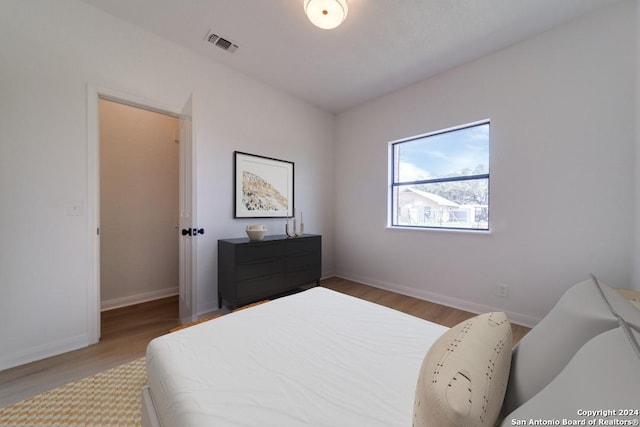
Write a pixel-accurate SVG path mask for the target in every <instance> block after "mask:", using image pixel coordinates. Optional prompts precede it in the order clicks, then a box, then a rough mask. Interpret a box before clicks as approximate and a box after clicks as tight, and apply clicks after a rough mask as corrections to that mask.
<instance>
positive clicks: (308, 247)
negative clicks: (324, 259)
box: [285, 237, 321, 255]
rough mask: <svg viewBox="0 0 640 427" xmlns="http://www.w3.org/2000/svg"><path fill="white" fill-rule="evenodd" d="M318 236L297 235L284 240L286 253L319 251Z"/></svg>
mask: <svg viewBox="0 0 640 427" xmlns="http://www.w3.org/2000/svg"><path fill="white" fill-rule="evenodd" d="M320 246H321V243H320V238H319V237H297V238H293V239H288V240H287V241H286V250H285V251H286V255H291V254H301V253H304V252H309V253H313V252H318V251H320Z"/></svg>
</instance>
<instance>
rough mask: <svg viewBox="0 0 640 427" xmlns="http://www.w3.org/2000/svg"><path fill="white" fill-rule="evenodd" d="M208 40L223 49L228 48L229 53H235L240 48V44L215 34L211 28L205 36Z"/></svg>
mask: <svg viewBox="0 0 640 427" xmlns="http://www.w3.org/2000/svg"><path fill="white" fill-rule="evenodd" d="M204 39H205V40H206V41H208V42H209V43H211V44H212V45H214V46H218V47H219V48H220V49H222V50H226V51H227V52H229V53H233V52H235V51H236V50H237V49H238V45H237V44H234V43H231V42H230V41H229V40H227V39H225V38H222V37H220V36H219V35H217V34H213V33H212V32H211V30H209V31H208V32H207V35H206V36H205V37H204Z"/></svg>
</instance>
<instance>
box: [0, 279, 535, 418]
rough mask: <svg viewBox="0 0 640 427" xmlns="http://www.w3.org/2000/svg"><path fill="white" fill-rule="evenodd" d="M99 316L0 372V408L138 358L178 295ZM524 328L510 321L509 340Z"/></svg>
mask: <svg viewBox="0 0 640 427" xmlns="http://www.w3.org/2000/svg"><path fill="white" fill-rule="evenodd" d="M321 285H322V286H325V287H327V288H329V289H333V290H335V291H338V292H342V293H345V294H348V295H352V296H355V297H358V298H362V299H364V300H367V301H371V302H375V303H377V304H380V305H384V306H387V307H391V308H394V309H396V310H399V311H403V312H405V313H408V314H411V315H413V316H416V317H420V318H422V319H426V320H429V321H432V322H434V323H439V324H441V325H445V326H449V327H451V326H454V325H456V324H458V323H459V322H461V321H464V320H466V319H468V318H470V317H472V316H474V315H475V314H473V313H469V312H466V311H461V310H457V309H453V308H450V307H445V306H442V305H439V304H434V303H431V302H427V301H423V300H420V299H417V298H412V297H408V296H405V295H400V294H396V293H394V292H389V291H385V290H382V289H377V288H373V287H371V286H367V285H363V284H361V283H356V282H352V281H349V280H345V279H340V278H330V279H326V280H323V281H322V283H321ZM101 318H102V338H101V339H100V342H99V343H98V344H95V345H92V346H90V347H86V348H83V349H80V350H76V351H72V352H69V353H65V354H62V355H59V356H55V357H51V358H48V359H45V360H41V361H37V362H33V363H29V364H26V365H23V366H18V367H16V368H12V369H7V370H5V371H1V372H0V407H3V406H6V405H10V404H12V403H15V402H18V401H20V400H22V399H25V398H27V397H30V396H34V395H36V394H39V393H42V392H45V391H47V390H51V389H53V388H56V387H59V386H61V385H63V384H66V383H69V382H71V381H75V380H77V379H79V378H83V377H86V376H88V375H93V374H95V373H98V372H101V371H104V370H106V369H110V368H112V367H115V366H118V365H120V364H122V363H126V362H129V361H131V360H134V359H137V358H139V357H143V356H144V354H145V350H146V348H147V345H148V344H149V341H151V340H152V339H153V338H155V337H157V336H160V335H164V334H166V333H167V332H168V331H169V329H171V328H174V327H176V326H178V325H179V324H180V321H179V319H178V300H177V297H171V298H164V299H161V300H157V301H152V302H148V303H144V304H136V305H133V306H130V307H125V308H120V309H115V310H110V311H106V312H103V313H102V317H101ZM528 331H529V328H525V327H523V326H518V325H513V332H514V342H517V341H519V340H520V339H521V338H522V337H523V336H524V335H525V334H526V333H527V332H528Z"/></svg>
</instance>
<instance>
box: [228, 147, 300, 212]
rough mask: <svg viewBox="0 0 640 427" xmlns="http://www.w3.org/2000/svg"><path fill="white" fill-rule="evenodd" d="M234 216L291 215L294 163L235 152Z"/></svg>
mask: <svg viewBox="0 0 640 427" xmlns="http://www.w3.org/2000/svg"><path fill="white" fill-rule="evenodd" d="M234 156H235V217H236V218H268V217H290V216H293V169H294V164H293V162H289V161H286V160H278V159H274V158H271V157H264V156H258V155H254V154H247V153H241V152H238V151H236V152H234Z"/></svg>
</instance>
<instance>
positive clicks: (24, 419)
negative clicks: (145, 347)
mask: <svg viewBox="0 0 640 427" xmlns="http://www.w3.org/2000/svg"><path fill="white" fill-rule="evenodd" d="M146 383H147V372H146V369H145V359H144V357H142V358H140V359H137V360H134V361H132V362H129V363H125V364H124V365H120V366H117V367H115V368H112V369H109V370H108V371H104V372H101V373H98V374H96V375H92V376H90V377H86V378H83V379H80V380H77V381H74V382H72V383H69V384H66V385H63V386H61V387H58V388H56V389H53V390H51V391H48V392H46V393H42V394H39V395H37V396H34V397H30V398H28V399H25V400H23V401H21V402H18V403H16V404H14V405H10V406H6V407H4V408H0V426H12V427H13V426H34V427H35V426H38V427H54V426H55V427H58V426H59V427H63V426H64V427H80V426H82V427H89V426H94V427H97V426H101V427H109V426H113V427H116V426H118V427H129V426H131V427H133V426H141V425H142V418H141V390H142V387H143V386H144V385H146Z"/></svg>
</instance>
